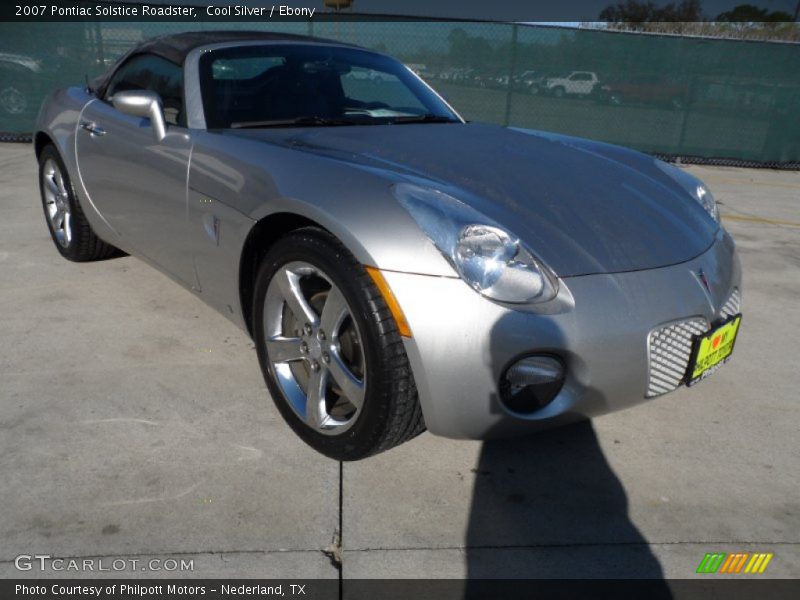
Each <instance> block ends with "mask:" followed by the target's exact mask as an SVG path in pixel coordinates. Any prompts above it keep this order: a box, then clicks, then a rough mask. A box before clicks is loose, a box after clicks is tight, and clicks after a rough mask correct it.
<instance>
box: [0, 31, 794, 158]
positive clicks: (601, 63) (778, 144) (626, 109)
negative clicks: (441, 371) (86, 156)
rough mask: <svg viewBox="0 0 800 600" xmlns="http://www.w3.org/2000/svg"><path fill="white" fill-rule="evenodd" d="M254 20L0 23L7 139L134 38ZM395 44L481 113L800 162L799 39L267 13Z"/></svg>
mask: <svg viewBox="0 0 800 600" xmlns="http://www.w3.org/2000/svg"><path fill="white" fill-rule="evenodd" d="M255 28H259V24H256V23H231V24H226V23H219V22H216V23H199V24H189V23H177V22H173V23H170V22H164V23H153V22H148V23H136V22H118V23H32V24H26V25H24V26H19V25H17V26H12V25H11V24H9V23H3V24H0V132H2V133H0V137H4V138H5V139H8V138H9V136H10V137H19V136H20V134H26V133H28V134H29V133H30V131H31V129H32V127H33V123H34V120H35V117H36V112H37V110H38V108H39V105H40V104H41V101H42V99H43V97H44V96H45V94H47V93H48V91H49V90H51V89H53V88H55V87H57V86H61V85H66V84H71V83H80V82H82V81H84V79H85V77H87V76H88V77H89V78H91V77H94V76H95V75H97V74H99V73H100V72H102V71H104V70H105V69H107V68H108V67H109V66H110V65H111V64H112V63H113V61H114V60H115V59H116V58H117V57H118V56H119V55H121V54H122V53H123V52H125V51H126V50H127V49H129V48H130V47H131V46H132V45H134V44H136V43H137V42H139V41H141V40H143V39H145V38H148V37H151V36H154V35H159V34H162V33H169V32H177V31H185V30H188V29H255ZM261 28H262V29H269V30H272V31H276V30H277V31H285V32H291V33H303V34H311V35H316V36H320V37H326V38H332V39H338V40H344V41H347V42H351V43H356V44H359V45H362V46H366V47H369V48H374V49H377V50H381V51H385V52H387V53H389V54H392V55H394V56H396V57H398V58H400V59H401V60H402V61H403V62H405V63H406V64H408V65H410V66H411V67H412V68H413V69H415V70H416V71H417V72H418V73H419V74H420V75H421V76H422V77H423V78H424V79H426V80H427V81H428V82H429V83H430V84H431V85H432V86H433V87H434V88H436V89H437V90H438V91H439V92H440V93H442V94H443V95H444V96H445V97H446V98H447V99H448V101H449V102H450V103H451V104H452V105H453V106H454V107H455V108H456V109H457V110H459V111H460V112H461V114H462V115H463V116H464V117H465V118H467V119H470V120H480V121H489V122H494V123H500V124H504V125H513V126H519V127H530V128H536V129H544V130H550V131H557V132H561V133H566V134H570V135H578V136H582V137H588V138H593V139H597V140H603V141H607V142H611V143H615V144H622V145H625V146H630V147H633V148H636V149H639V150H643V151H645V152H650V153H653V154H658V155H662V156H673V157H674V156H679V157H684V158H691V157H694V158H696V159H697V158H699V159H705V160H709V161H714V162H717V163H719V162H720V161H723V162H724V161H725V160H728V161H732V162H733V163H740V164H748V163H758V164H763V165H769V166H784V167H794V168H797V167H798V166H800V44H793V43H777V42H752V41H734V40H719V39H709V38H693V37H678V36H667V35H642V34H630V33H616V32H610V31H603V30H597V29H569V28H560V27H545V26H529V25H511V24H495V23H458V22H428V21H370V20H361V21H323V22H313V21H310V22H285V23H275V22H273V23H270V24H269V25H268V26H264V27H261Z"/></svg>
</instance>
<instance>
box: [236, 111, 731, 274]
mask: <svg viewBox="0 0 800 600" xmlns="http://www.w3.org/2000/svg"><path fill="white" fill-rule="evenodd" d="M235 135H243V136H246V137H249V138H253V137H257V138H261V139H265V141H266V140H268V141H270V142H272V143H278V144H281V145H285V146H289V147H291V148H293V149H295V150H300V151H306V152H312V153H315V154H322V155H327V156H329V157H331V158H335V159H338V160H342V161H346V162H348V163H350V164H354V165H358V166H360V167H362V168H366V169H370V170H373V171H378V172H379V173H380V174H381V175H383V176H386V175H388V176H389V177H390V179H392V180H394V181H398V180H406V181H413V182H415V183H418V184H419V183H423V184H425V185H428V186H431V187H434V188H436V189H439V190H442V191H444V192H447V193H449V194H451V195H453V196H455V197H456V198H458V199H460V200H462V201H463V202H465V203H467V204H469V205H471V206H472V207H474V208H475V209H477V210H479V211H480V212H482V213H483V214H485V215H486V216H487V217H489V218H490V219H493V220H494V221H496V222H497V223H499V224H500V225H502V226H503V227H505V228H507V229H508V230H509V231H511V232H512V233H514V234H515V235H517V236H519V237H520V239H521V240H522V241H523V242H524V243H525V244H526V245H528V246H529V247H530V249H531V250H532V251H533V252H534V253H535V254H536V255H538V256H539V258H540V259H542V260H543V261H544V262H545V263H547V264H548V265H549V266H550V267H551V268H552V269H553V270H554V271H555V272H556V273H557V274H558V275H560V276H562V277H569V276H576V275H585V274H592V273H614V272H623V271H634V270H641V269H652V268H657V267H663V266H668V265H673V264H677V263H680V262H684V261H688V260H690V259H692V258H694V257H696V256H698V255H699V254H701V253H703V252H704V251H705V250H707V249H708V248H709V247H710V246H711V245H712V243H713V242H714V238H715V234H716V232H717V230H718V225H717V224H716V223H715V222H714V221H713V220H712V219H711V218H710V217H709V216H708V214H707V213H706V212H705V211H704V209H703V208H702V207H701V206H700V205H699V203H698V202H696V201H695V200H694V199H693V198H692V196H691V193H692V191H693V190H694V189H696V185H697V180H696V179H694V178H693V177H692V176H691V175H688V174H687V173H684V172H683V171H681V170H680V169H677V168H675V167H672V166H671V165H667V164H666V163H663V162H661V161H657V160H655V159H653V158H652V157H649V156H646V155H644V154H640V153H638V152H634V151H632V150H627V149H624V148H621V147H618V146H612V145H609V144H603V143H598V142H591V141H589V140H582V139H579V138H572V137H567V136H561V135H555V134H549V133H544V132H538V131H531V130H515V129H508V128H504V127H499V126H494V125H487V124H479V123H469V124H451V125H448V124H424V125H422V124H414V125H410V124H407V125H385V126H361V127H327V128H308V129H302V130H298V129H294V130H291V131H290V130H260V131H254V130H250V131H241V132H236V134H235Z"/></svg>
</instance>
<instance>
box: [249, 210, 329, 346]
mask: <svg viewBox="0 0 800 600" xmlns="http://www.w3.org/2000/svg"><path fill="white" fill-rule="evenodd" d="M303 227H317V228H318V229H322V230H324V231H327V232H328V233H331V232H330V230H329V229H327V228H326V227H324V226H323V225H321V224H320V223H318V222H317V221H314V220H312V219H310V218H308V217H304V216H302V215H299V214H297V213H291V212H278V213H273V214H270V215H267V216H266V217H263V218H262V219H260V220H259V221H258V222H256V224H255V225H253V227H252V228H251V229H250V232H249V233H248V234H247V237H246V238H245V242H244V245H243V246H242V254H241V257H240V259H239V304H240V306H241V307H242V319H243V320H244V323H245V326H246V327H247V332H248V333H249V334H250V336H251V337H252V336H253V293H254V291H255V282H256V275H257V273H258V267H259V265H260V264H261V261H262V260H263V258H264V256H266V254H267V252H269V249H270V248H271V247H272V246H273V244H274V243H275V242H276V241H278V240H279V239H280V238H281V237H283V236H285V235H286V234H287V233H290V232H292V231H295V230H297V229H301V228H303ZM331 235H334V234H332V233H331ZM337 239H338V238H337Z"/></svg>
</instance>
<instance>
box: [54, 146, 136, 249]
mask: <svg viewBox="0 0 800 600" xmlns="http://www.w3.org/2000/svg"><path fill="white" fill-rule="evenodd" d="M39 191H40V193H41V196H42V208H43V209H44V216H45V221H46V222H47V228H48V229H49V230H50V237H51V238H52V239H53V243H54V244H55V246H56V249H57V250H58V251H59V253H60V254H61V256H63V257H64V258H66V259H67V260H72V261H75V262H88V261H93V260H103V259H106V258H111V257H113V256H119V255H121V254H122V253H121V252H120V251H119V250H117V249H116V248H115V247H114V246H112V245H111V244H108V243H106V242H104V241H103V240H101V239H100V238H99V237H97V235H96V234H95V233H94V231H93V230H92V226H91V225H89V221H87V220H86V215H84V213H83V210H82V209H81V205H80V203H79V202H78V198H77V196H76V195H75V190H74V188H73V187H72V183H71V181H70V179H69V174H68V173H67V168H66V166H65V165H64V161H63V160H61V155H60V154H59V153H58V150H56V148H55V147H54V146H53V145H51V144H50V145H47V146H45V147H44V148H43V149H42V152H41V154H40V155H39Z"/></svg>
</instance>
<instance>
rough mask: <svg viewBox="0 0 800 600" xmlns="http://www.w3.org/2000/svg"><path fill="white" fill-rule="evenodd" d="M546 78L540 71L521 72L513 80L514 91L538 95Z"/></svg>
mask: <svg viewBox="0 0 800 600" xmlns="http://www.w3.org/2000/svg"><path fill="white" fill-rule="evenodd" d="M545 78H546V76H545V74H544V73H543V72H542V71H535V70H532V69H531V70H528V71H523V72H522V73H520V74H519V75H515V76H514V78H513V81H514V89H515V90H517V91H520V92H529V93H531V94H538V93H540V92H541V91H542V89H541V88H542V85H543V83H544V80H545Z"/></svg>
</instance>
